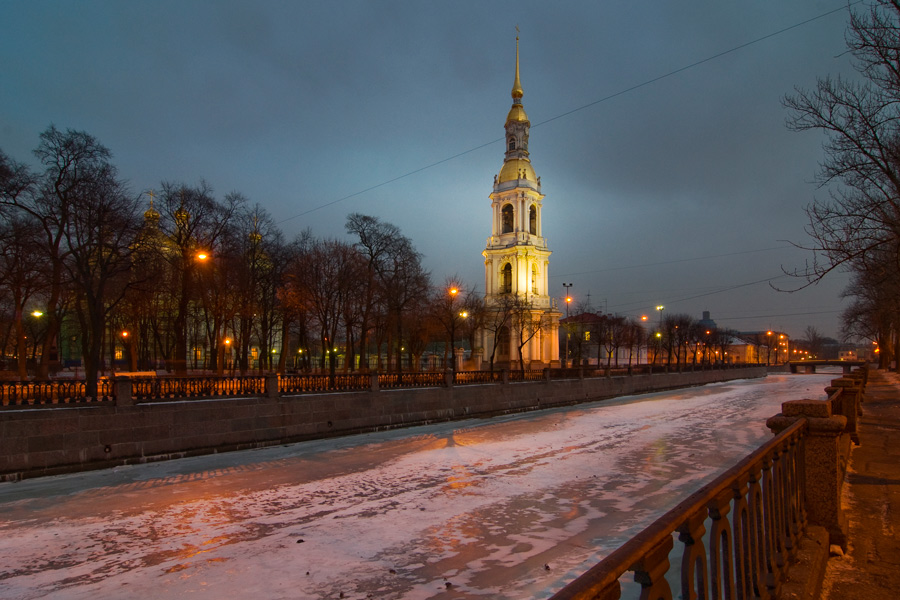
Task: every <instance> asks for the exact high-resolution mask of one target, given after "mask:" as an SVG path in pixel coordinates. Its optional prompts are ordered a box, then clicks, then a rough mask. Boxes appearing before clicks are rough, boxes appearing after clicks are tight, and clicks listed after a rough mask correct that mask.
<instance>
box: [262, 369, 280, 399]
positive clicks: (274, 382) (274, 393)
mask: <svg viewBox="0 0 900 600" xmlns="http://www.w3.org/2000/svg"><path fill="white" fill-rule="evenodd" d="M265 385H266V398H278V397H279V396H281V389H280V388H279V387H278V373H266V380H265Z"/></svg>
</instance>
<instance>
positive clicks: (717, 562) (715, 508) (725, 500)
mask: <svg viewBox="0 0 900 600" xmlns="http://www.w3.org/2000/svg"><path fill="white" fill-rule="evenodd" d="M731 496H732V493H731V490H728V491H726V492H724V493H722V494H719V495H718V496H716V497H715V498H714V499H713V500H711V501H710V502H709V505H708V506H707V508H708V510H709V518H710V519H711V520H712V526H711V527H710V530H709V559H710V560H709V562H710V564H709V570H710V575H711V577H710V588H711V591H712V594H710V595H708V596H704V597H705V598H713V600H724V599H726V598H728V599H731V598H734V597H735V587H734V564H733V561H734V558H733V557H734V552H733V543H734V537H733V535H732V528H731V522H730V520H729V519H728V513H729V512H731Z"/></svg>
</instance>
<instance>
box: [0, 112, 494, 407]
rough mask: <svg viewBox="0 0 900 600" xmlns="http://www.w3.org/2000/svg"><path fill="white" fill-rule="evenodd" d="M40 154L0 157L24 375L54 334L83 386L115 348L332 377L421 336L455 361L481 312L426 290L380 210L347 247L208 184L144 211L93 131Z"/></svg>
mask: <svg viewBox="0 0 900 600" xmlns="http://www.w3.org/2000/svg"><path fill="white" fill-rule="evenodd" d="M34 154H35V157H36V158H37V160H38V163H39V167H38V168H30V167H28V166H26V165H25V164H23V163H19V162H16V161H14V160H13V159H11V158H10V157H8V156H6V155H5V154H3V153H2V152H0V241H2V244H3V248H4V252H3V255H2V259H0V325H2V327H3V329H2V331H0V334H2V336H3V337H2V344H3V345H2V348H3V358H4V359H11V360H12V362H13V365H14V367H13V369H12V370H14V371H15V373H16V375H17V376H18V377H19V378H21V379H25V378H26V377H28V376H29V372H28V359H29V357H30V358H31V359H33V363H34V365H35V375H36V377H38V378H46V377H47V376H48V375H49V372H50V371H49V370H50V368H51V367H52V366H54V365H58V364H59V361H60V358H61V357H60V352H61V350H62V348H60V345H61V344H65V350H66V353H67V354H69V355H71V356H72V357H78V358H80V359H81V360H82V361H83V366H84V372H85V376H86V379H87V381H88V385H89V390H88V394H89V395H93V393H94V392H95V390H96V388H95V386H96V382H97V380H98V377H99V375H100V373H101V369H102V367H103V365H104V363H105V362H107V361H110V360H111V359H112V358H113V357H114V355H115V352H116V349H117V348H119V349H120V351H121V349H124V355H125V360H126V363H127V365H128V370H141V369H146V368H150V367H153V366H156V365H159V364H160V363H162V364H164V365H165V367H166V368H167V369H169V370H171V371H173V372H175V373H185V372H186V371H187V369H188V368H203V369H207V370H214V371H217V372H218V373H224V371H225V369H226V368H228V367H229V366H230V368H231V369H233V370H239V371H240V372H241V373H246V372H248V371H249V370H251V369H253V368H258V369H260V370H273V369H279V370H282V371H283V370H284V369H285V367H286V362H287V360H288V357H289V356H291V357H295V360H297V361H299V363H300V364H301V366H303V367H305V368H318V369H326V368H327V369H328V370H330V372H331V373H334V372H335V370H336V368H337V355H338V353H339V352H340V354H341V355H342V359H343V361H342V364H343V367H344V368H355V367H362V368H365V367H367V366H368V365H370V364H372V363H373V361H374V362H375V364H376V365H377V367H378V368H382V369H398V370H399V369H401V368H402V365H403V364H404V362H406V363H407V364H412V365H414V366H415V365H416V364H417V363H418V361H419V359H420V358H421V356H422V355H423V353H424V352H425V349H426V346H427V345H428V344H429V343H433V342H438V344H437V345H438V346H439V347H443V349H444V351H445V354H446V355H447V357H448V359H449V358H450V357H451V354H452V352H451V350H450V348H451V347H452V346H453V345H455V344H456V343H457V342H461V341H462V340H468V341H469V345H470V347H471V346H472V345H474V344H475V333H474V332H475V330H476V329H477V327H478V326H479V325H481V324H482V323H483V322H484V306H483V301H482V299H481V297H480V296H479V294H478V293H477V292H476V291H475V290H473V289H464V288H463V283H462V282H460V281H452V282H451V280H450V279H448V282H447V284H446V285H444V286H434V285H432V283H431V277H430V274H429V273H428V272H427V271H426V270H425V269H424V268H423V267H422V264H421V255H420V254H419V253H418V252H417V251H416V249H415V247H414V245H413V243H412V241H411V240H410V239H409V238H407V237H406V236H404V235H403V234H402V233H401V232H400V230H399V229H398V228H397V227H396V226H394V225H391V224H389V223H385V222H383V221H381V220H379V219H378V218H376V217H371V216H367V215H361V214H352V215H350V216H349V217H348V218H347V222H346V229H347V232H348V234H349V235H350V236H352V240H351V241H345V240H338V239H317V238H315V237H314V236H313V235H312V233H311V232H309V231H305V232H303V233H302V234H301V235H299V236H297V238H296V239H295V240H293V241H290V242H288V241H285V239H284V237H283V235H282V233H281V232H280V231H279V229H278V228H277V226H276V224H275V223H274V221H273V220H272V218H271V217H270V216H269V215H268V214H267V213H266V211H265V210H263V209H262V208H260V207H259V206H258V205H251V204H250V202H249V201H248V200H247V199H246V198H245V197H243V196H242V195H241V194H238V193H231V194H227V195H225V196H224V198H217V197H216V196H215V195H214V194H213V191H212V189H211V187H210V186H209V185H208V184H206V183H200V184H199V185H197V186H190V185H185V184H178V183H171V182H164V183H162V184H161V186H160V188H159V190H158V193H157V194H155V195H154V194H151V195H150V196H149V197H150V208H149V209H148V210H144V209H147V206H148V204H147V196H145V195H143V194H135V193H133V192H131V191H130V190H129V189H128V186H127V184H126V183H125V182H124V181H123V180H121V179H120V178H119V177H118V175H117V173H116V169H115V167H114V166H113V165H112V163H111V153H110V151H109V150H108V149H107V148H106V147H104V146H103V145H102V144H101V143H100V142H99V141H98V140H97V139H96V138H94V137H93V136H91V135H90V134H88V133H85V132H81V131H73V130H67V131H61V130H58V129H57V128H55V127H53V126H51V127H49V128H48V129H47V130H46V131H45V132H43V133H42V134H41V136H40V143H39V145H38V147H37V149H36V150H35V152H34ZM451 287H452V288H457V289H458V291H457V293H456V294H453V295H451V294H450V293H449V289H450V288H451ZM454 338H455V339H454ZM197 349H201V350H202V352H198V351H197ZM372 353H374V354H375V356H374V357H372V356H370V354H372ZM274 356H277V357H278V363H273V357H274ZM404 359H405V360H404Z"/></svg>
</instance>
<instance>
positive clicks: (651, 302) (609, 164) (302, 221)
mask: <svg viewBox="0 0 900 600" xmlns="http://www.w3.org/2000/svg"><path fill="white" fill-rule="evenodd" d="M842 7H846V2H845V1H844V0H806V1H796V2H785V1H784V0H753V1H752V2H737V1H724V2H723V1H722V0H686V1H683V2H662V1H655V2H650V1H643V2H633V1H626V0H607V1H605V2H589V1H584V2H552V3H550V2H538V1H519V2H500V1H492V2H475V1H471V2H468V1H459V2H441V3H436V2H420V1H407V2H387V1H372V2H350V1H321V2H318V1H317V2H312V1H306V2H300V1H297V2H291V1H278V2H276V1H266V0H261V1H255V2H237V1H227V0H215V1H212V0H210V1H184V0H177V1H171V2H170V1H145V2H120V1H112V0H110V1H84V0H83V1H78V2H75V1H54V2H44V1H35V0H28V1H20V0H3V1H2V2H0V64H2V65H3V66H2V79H0V148H2V149H3V150H4V151H5V152H6V153H7V154H8V155H10V156H11V157H12V158H14V159H16V160H18V161H21V162H26V163H31V164H33V163H34V159H33V156H32V154H31V151H32V149H33V148H34V147H35V146H36V145H37V143H38V136H39V134H40V133H41V132H42V131H43V130H44V129H46V128H47V126H48V125H50V124H51V123H52V124H54V125H56V126H57V127H58V128H72V129H77V130H83V131H87V132H88V133H91V134H92V135H94V136H96V137H97V138H98V139H99V140H100V141H101V142H102V143H103V144H105V145H106V146H107V147H109V148H110V149H111V150H112V152H113V161H114V163H115V164H116V165H117V166H118V168H119V171H120V174H121V176H122V177H123V178H125V179H127V180H128V181H129V182H130V185H131V188H132V190H133V191H135V193H139V192H142V191H147V190H150V189H158V188H159V187H160V182H161V181H170V182H178V183H186V184H188V185H196V184H197V183H199V182H200V180H201V179H203V180H206V181H207V182H209V183H210V184H211V185H212V187H213V188H214V190H215V192H216V194H217V195H218V196H219V197H222V196H224V195H225V194H226V193H228V192H231V191H238V192H241V193H243V194H244V195H245V196H247V197H248V198H249V199H250V200H251V201H252V202H254V203H259V204H260V205H261V206H262V207H264V208H265V209H266V210H267V211H268V212H269V213H270V214H271V215H272V216H273V217H274V219H275V220H276V221H278V222H279V226H280V227H281V229H282V230H283V231H284V233H285V235H286V237H287V238H292V237H294V236H295V235H296V234H297V233H298V232H300V231H301V230H303V229H305V228H307V227H308V228H311V229H312V231H313V233H314V234H316V235H318V236H321V237H326V236H335V237H342V238H346V234H345V233H344V228H343V226H344V221H345V218H346V216H347V214H349V213H351V212H362V213H365V214H370V215H375V216H378V217H379V218H381V219H383V220H386V221H388V222H391V223H394V224H396V225H397V226H399V227H400V228H401V229H402V231H403V232H404V234H405V235H407V236H408V237H410V238H411V239H412V240H413V242H414V243H415V245H416V247H417V248H418V250H419V251H420V252H422V253H423V254H424V256H425V265H426V267H427V268H428V269H429V270H430V271H431V272H432V274H433V279H434V281H435V282H441V281H443V280H444V278H445V277H446V276H448V275H452V274H458V275H459V276H461V277H462V278H463V279H464V280H465V281H466V282H467V283H469V284H472V285H476V286H477V287H478V288H479V290H480V291H482V292H483V291H484V263H483V258H482V257H481V252H482V250H484V247H485V241H486V239H487V237H488V236H489V235H490V220H491V212H490V200H489V198H488V195H489V194H490V193H491V188H492V182H493V176H494V174H496V173H497V172H498V171H499V169H500V167H501V165H502V161H503V145H502V143H500V140H501V139H502V137H503V124H504V120H505V118H506V113H507V111H508V110H509V106H510V104H511V98H510V89H511V87H512V81H513V69H514V62H515V35H516V29H515V27H516V25H518V26H519V29H520V30H521V33H520V36H521V42H520V43H521V46H520V49H521V81H522V87H523V88H524V90H525V96H524V98H523V103H524V106H525V109H526V111H527V113H528V116H529V118H530V120H531V124H532V130H531V138H530V144H529V149H530V151H531V158H532V162H533V165H534V167H535V170H536V172H537V174H538V175H540V176H541V179H542V184H543V192H544V193H545V194H546V198H545V199H544V211H543V225H544V235H545V236H547V238H548V239H549V243H550V249H551V250H552V251H553V255H552V257H551V259H550V284H551V289H552V290H554V291H555V292H556V293H557V295H558V296H560V297H562V296H563V292H564V289H563V287H562V283H563V282H565V283H572V284H573V287H572V293H573V295H574V296H575V298H576V301H584V300H586V299H587V295H588V294H590V301H591V303H592V304H593V306H594V308H595V309H598V310H606V311H608V312H611V313H618V314H622V315H634V316H639V315H641V314H650V315H655V314H656V311H655V310H654V307H655V306H657V305H660V304H662V305H665V307H666V309H665V310H666V312H667V313H668V314H673V313H689V314H691V315H693V316H695V317H697V318H699V317H700V316H701V312H702V311H704V310H709V311H711V313H712V317H713V319H714V320H716V321H717V323H718V324H719V325H720V326H727V327H732V328H735V329H739V330H744V331H747V330H763V329H769V328H775V329H780V330H784V331H786V332H788V333H789V334H791V335H792V336H794V337H802V335H803V332H804V329H805V328H806V327H807V326H808V325H812V326H815V327H817V328H818V329H819V330H820V332H822V333H824V334H826V335H831V336H837V335H838V333H839V316H840V310H841V307H842V302H841V299H840V295H839V294H840V291H841V289H842V288H843V286H844V284H845V282H846V276H844V275H838V276H835V277H833V278H832V279H829V280H826V281H825V282H824V283H822V284H820V285H818V286H816V287H813V288H811V289H808V290H805V291H802V292H797V293H793V294H788V293H782V292H778V291H775V290H773V289H772V288H771V286H770V284H769V283H768V280H770V279H771V278H775V277H778V276H779V275H781V272H782V267H784V268H787V269H793V268H797V267H800V268H802V267H803V265H804V262H805V260H806V259H807V258H809V256H808V255H807V254H806V253H804V252H802V251H799V250H796V249H793V248H792V247H791V245H790V243H789V242H796V243H804V242H807V241H808V239H807V238H806V236H805V233H804V226H805V224H806V217H805V214H804V211H803V208H804V206H806V205H807V204H808V203H809V202H811V201H812V200H813V199H814V198H815V197H817V196H822V197H824V195H825V194H826V193H827V192H826V191H824V190H821V189H817V187H816V185H815V184H814V183H813V180H814V177H815V174H816V170H817V166H818V163H819V161H821V159H822V157H823V155H822V149H821V148H822V142H823V140H824V138H823V137H822V136H821V135H820V134H818V133H816V132H809V133H804V134H799V133H792V132H789V131H788V130H787V129H786V128H785V118H786V116H787V114H786V111H785V110H784V109H783V108H782V106H781V100H782V98H783V96H784V95H785V94H787V93H790V92H791V90H792V89H793V88H794V86H800V87H806V88H808V87H812V86H813V85H815V81H816V77H817V76H825V75H838V74H844V75H849V74H851V73H852V72H853V71H852V69H851V68H850V62H849V59H848V57H847V56H846V54H845V46H844V31H845V28H846V23H847V10H846V8H844V9H843V10H837V12H834V13H832V14H830V15H827V14H826V13H829V12H831V11H834V10H836V9H841V8H842ZM822 15H825V16H822ZM820 16H821V18H817V17H820ZM807 21H809V22H807ZM784 30H787V31H784ZM778 32H781V33H778ZM776 33H777V35H771V34H776ZM766 36H771V37H766ZM761 38H765V39H761ZM757 40H759V41H757ZM745 44H747V45H746V46H744V45H745ZM741 46H743V47H741ZM732 49H735V50H734V51H733V52H727V51H729V50H732ZM723 52H727V53H726V54H724V55H721V56H719V55H720V54H722V53H723ZM706 59H710V60H706ZM700 61H705V62H701V64H696V63H698V62H700ZM692 65H694V66H692ZM686 67H687V68H686ZM636 86H637V87H636ZM435 163H439V164H437V165H436V166H430V165H435ZM398 178H399V179H398ZM774 283H775V284H776V285H779V286H782V287H792V286H793V287H797V286H798V285H800V283H801V282H798V281H792V280H790V279H789V278H780V279H776V280H774ZM652 318H653V317H652Z"/></svg>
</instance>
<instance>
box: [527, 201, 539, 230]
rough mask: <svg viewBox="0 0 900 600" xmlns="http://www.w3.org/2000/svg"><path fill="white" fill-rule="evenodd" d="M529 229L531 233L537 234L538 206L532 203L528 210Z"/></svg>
mask: <svg viewBox="0 0 900 600" xmlns="http://www.w3.org/2000/svg"><path fill="white" fill-rule="evenodd" d="M528 231H530V232H531V235H537V207H536V206H535V205H534V204H532V205H531V209H530V210H529V211H528Z"/></svg>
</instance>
